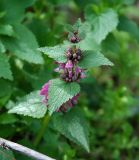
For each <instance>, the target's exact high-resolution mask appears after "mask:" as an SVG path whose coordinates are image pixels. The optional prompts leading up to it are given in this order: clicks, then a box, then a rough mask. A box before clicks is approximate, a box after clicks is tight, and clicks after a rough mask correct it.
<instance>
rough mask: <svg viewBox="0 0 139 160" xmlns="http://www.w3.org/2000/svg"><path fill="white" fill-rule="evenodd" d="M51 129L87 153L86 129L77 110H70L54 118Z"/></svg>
mask: <svg viewBox="0 0 139 160" xmlns="http://www.w3.org/2000/svg"><path fill="white" fill-rule="evenodd" d="M52 127H53V129H55V130H57V131H59V132H60V133H61V134H62V135H64V136H65V137H67V138H69V139H70V140H71V141H73V142H75V143H76V144H78V145H81V146H82V147H83V148H84V149H86V150H87V151H88V152H89V144H88V128H87V124H86V121H85V119H84V117H83V115H82V113H81V112H80V111H79V110H75V109H72V110H71V111H70V112H68V113H65V114H63V115H56V116H54V117H53V119H52Z"/></svg>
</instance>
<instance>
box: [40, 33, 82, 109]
mask: <svg viewBox="0 0 139 160" xmlns="http://www.w3.org/2000/svg"><path fill="white" fill-rule="evenodd" d="M69 41H70V42H71V43H78V42H79V41H80V38H79V36H78V32H77V31H76V32H74V33H73V35H72V36H71V37H70V38H69ZM65 56H66V59H67V61H66V62H65V63H58V62H56V63H57V64H58V65H59V66H58V68H56V69H55V72H58V73H60V78H61V79H62V80H64V81H65V82H67V83H70V82H79V81H80V79H83V78H85V73H84V69H82V68H80V67H79V66H78V62H79V61H80V60H81V59H82V58H83V53H82V51H81V50H80V49H79V48H76V46H74V47H71V48H68V49H67V50H66V52H65ZM50 83H51V81H49V82H48V83H46V84H45V85H44V86H43V87H42V89H41V91H40V94H41V95H42V96H44V103H46V104H47V102H48V89H49V85H50ZM78 97H79V94H77V95H75V96H74V97H73V98H71V99H69V100H68V101H67V102H66V103H64V104H63V105H62V106H60V107H59V109H58V110H57V111H58V112H59V111H62V112H65V111H67V110H68V109H70V108H72V107H73V106H74V105H75V104H76V103H77V99H78Z"/></svg>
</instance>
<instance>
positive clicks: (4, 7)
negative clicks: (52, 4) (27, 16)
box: [0, 0, 35, 23]
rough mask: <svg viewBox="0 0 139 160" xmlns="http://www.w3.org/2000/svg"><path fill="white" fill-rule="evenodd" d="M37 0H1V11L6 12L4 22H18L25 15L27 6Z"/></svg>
mask: <svg viewBox="0 0 139 160" xmlns="http://www.w3.org/2000/svg"><path fill="white" fill-rule="evenodd" d="M33 2H35V0H23V1H19V0H10V2H9V0H0V12H5V15H4V16H3V19H2V20H3V22H5V23H17V22H20V21H21V20H22V19H23V17H24V11H25V8H27V7H28V6H30V5H31V4H32V3H33Z"/></svg>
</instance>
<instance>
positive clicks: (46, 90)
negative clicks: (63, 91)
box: [40, 81, 49, 96]
mask: <svg viewBox="0 0 139 160" xmlns="http://www.w3.org/2000/svg"><path fill="white" fill-rule="evenodd" d="M48 88H49V81H48V82H47V83H45V84H44V85H43V87H42V89H41V91H40V95H45V96H46V95H48Z"/></svg>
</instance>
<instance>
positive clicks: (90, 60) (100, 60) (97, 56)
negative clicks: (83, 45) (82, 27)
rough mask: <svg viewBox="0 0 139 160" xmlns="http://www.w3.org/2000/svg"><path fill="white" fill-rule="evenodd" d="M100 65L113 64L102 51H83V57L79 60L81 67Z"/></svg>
mask: <svg viewBox="0 0 139 160" xmlns="http://www.w3.org/2000/svg"><path fill="white" fill-rule="evenodd" d="M101 65H113V63H112V62H111V61H109V60H108V59H107V58H106V57H105V56H104V55H103V54H102V53H100V52H95V51H84V52H83V59H82V60H81V61H80V63H79V66H80V67H82V68H86V69H87V68H91V67H98V66H101Z"/></svg>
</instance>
